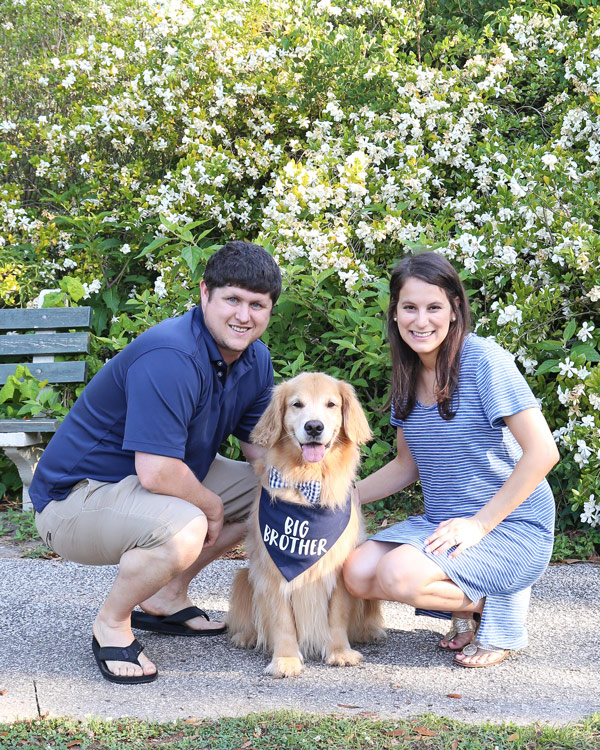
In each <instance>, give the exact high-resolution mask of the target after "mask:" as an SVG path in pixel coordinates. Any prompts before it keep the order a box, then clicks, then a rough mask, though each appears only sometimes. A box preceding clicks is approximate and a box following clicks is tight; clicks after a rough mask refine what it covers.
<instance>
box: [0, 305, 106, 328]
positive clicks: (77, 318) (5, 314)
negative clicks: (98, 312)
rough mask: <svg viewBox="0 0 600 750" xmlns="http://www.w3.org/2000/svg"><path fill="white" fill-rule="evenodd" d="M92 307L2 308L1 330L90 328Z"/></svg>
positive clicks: (0, 317) (0, 316)
mask: <svg viewBox="0 0 600 750" xmlns="http://www.w3.org/2000/svg"><path fill="white" fill-rule="evenodd" d="M91 324H92V308H91V307H46V308H41V309H37V308H31V309H25V308H23V309H13V310H0V330H5V331H23V330H32V331H33V330H35V329H36V328H41V329H43V328H50V329H57V328H89V327H90V326H91Z"/></svg>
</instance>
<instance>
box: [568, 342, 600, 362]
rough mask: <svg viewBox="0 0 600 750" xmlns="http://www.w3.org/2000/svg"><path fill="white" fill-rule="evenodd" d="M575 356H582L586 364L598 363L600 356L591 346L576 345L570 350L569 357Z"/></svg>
mask: <svg viewBox="0 0 600 750" xmlns="http://www.w3.org/2000/svg"><path fill="white" fill-rule="evenodd" d="M577 354H583V355H584V356H585V358H586V359H587V360H588V362H600V354H598V352H597V350H596V349H595V348H594V347H593V346H592V345H591V344H588V343H583V344H576V345H575V346H574V347H573V348H572V349H571V355H572V356H576V355H577Z"/></svg>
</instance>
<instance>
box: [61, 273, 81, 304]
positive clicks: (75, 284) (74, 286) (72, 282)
mask: <svg viewBox="0 0 600 750" xmlns="http://www.w3.org/2000/svg"><path fill="white" fill-rule="evenodd" d="M60 288H61V289H63V290H64V291H65V292H66V293H67V294H68V295H69V297H70V298H71V299H72V300H73V301H74V302H79V300H80V299H81V298H82V297H83V296H84V294H85V289H84V288H83V284H82V283H81V281H79V279H76V278H74V277H73V276H65V277H64V279H62V280H61V282H60Z"/></svg>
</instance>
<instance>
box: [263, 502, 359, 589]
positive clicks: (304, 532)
mask: <svg viewBox="0 0 600 750" xmlns="http://www.w3.org/2000/svg"><path fill="white" fill-rule="evenodd" d="M351 511H352V502H351V500H350V496H348V500H347V502H346V505H345V506H344V507H343V508H337V509H335V510H330V509H329V508H324V507H323V506H322V505H310V506H309V505H298V504H297V503H287V502H285V501H284V500H280V499H279V498H271V497H270V495H269V493H268V492H267V490H265V489H264V488H263V490H262V492H261V495H260V504H259V508H258V523H259V526H260V533H261V535H262V539H263V542H264V544H265V547H266V548H267V552H268V553H269V555H270V556H271V559H272V560H273V562H274V563H275V565H277V567H278V568H279V572H280V573H281V575H282V576H283V577H284V578H285V579H286V580H287V581H291V580H293V579H294V578H296V576H299V575H300V573H304V571H305V570H308V569H309V568H310V567H311V566H312V565H314V564H315V563H316V562H317V561H318V560H320V559H321V558H322V557H323V555H324V554H325V553H326V552H327V551H328V550H329V549H331V547H333V545H334V544H335V542H336V541H337V540H338V539H339V538H340V536H341V535H342V532H343V531H344V529H345V528H346V526H347V525H348V522H349V521H350V513H351Z"/></svg>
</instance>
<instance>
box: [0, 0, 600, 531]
mask: <svg viewBox="0 0 600 750" xmlns="http://www.w3.org/2000/svg"><path fill="white" fill-rule="evenodd" d="M588 5H592V4H591V3H586V2H583V1H581V2H578V0H570V2H557V3H552V4H551V3H545V2H533V1H529V0H526V1H525V2H519V1H518V0H512V1H511V2H509V3H508V5H507V4H505V3H499V2H488V3H484V2H480V1H479V0H471V1H470V2H469V1H466V2H463V3H462V4H461V3H458V2H456V3H455V2H452V1H451V0H442V1H441V2H438V3H431V4H430V3H427V2H425V1H423V2H411V3H404V4H400V3H396V2H394V1H393V0H362V1H361V0H347V1H346V2H345V3H343V4H342V3H339V4H338V3H336V2H335V0H308V1H307V2H299V0H268V2H258V0H228V1H227V2H224V0H140V2H138V3H128V2H125V1H124V0H107V2H105V3H104V4H100V5H99V4H97V3H95V2H92V1H91V0H78V2H75V0H65V1H64V2H63V3H61V4H59V5H57V4H55V3H50V2H49V0H5V2H4V7H3V11H4V17H3V21H2V26H1V28H0V82H1V83H2V89H3V95H2V99H1V102H2V112H1V113H0V170H1V172H2V176H3V184H2V186H1V187H0V253H1V255H0V300H1V301H2V303H3V304H5V305H15V304H28V303H30V302H31V300H32V299H33V298H34V297H35V296H36V295H37V294H38V292H39V290H40V289H42V288H45V287H51V288H57V287H59V288H60V290H61V291H60V292H59V293H57V294H55V295H54V297H53V298H50V299H49V302H50V303H53V304H64V303H65V302H66V301H67V300H68V301H69V302H70V303H74V302H75V303H84V304H91V305H92V306H93V307H94V310H95V316H94V328H95V332H96V334H97V338H96V344H95V349H94V351H93V354H92V367H96V368H97V367H99V366H100V365H101V363H102V361H104V359H106V358H107V357H109V356H111V354H112V353H113V352H114V351H116V350H118V349H119V348H121V347H122V346H124V345H125V344H126V343H127V342H128V341H129V340H130V339H131V338H132V337H133V336H135V335H136V334H137V333H138V332H139V331H140V330H143V328H144V327H147V325H150V324H152V323H153V322H156V321H157V320H160V319H161V318H163V317H166V316H168V315H172V314H177V313H178V312H181V311H182V310H184V309H185V308H186V307H187V306H189V305H190V304H193V303H194V302H195V301H196V300H197V296H196V292H195V288H196V286H197V281H198V279H199V278H200V276H201V274H202V268H203V264H204V261H205V259H206V257H207V254H208V253H209V252H210V250H211V248H212V247H214V245H215V244H220V243H221V242H222V241H223V240H225V239H227V238H230V237H236V238H243V237H246V238H250V239H252V240H256V241H259V242H261V243H263V244H264V245H265V246H267V247H269V248H270V249H271V250H272V252H273V253H274V254H275V255H276V257H277V258H278V259H279V261H280V263H281V265H282V268H283V270H284V274H285V278H286V291H285V294H284V296H283V298H282V301H281V303H280V304H279V307H278V311H277V314H276V315H275V319H274V321H273V325H272V326H271V328H270V329H269V331H268V332H267V338H268V342H269V344H270V346H271V348H272V350H273V354H274V359H275V364H276V368H277V370H278V374H279V375H280V376H287V375H290V374H292V373H294V372H295V371H297V370H298V369H299V368H301V367H308V368H313V369H317V368H320V369H327V370H329V371H330V372H332V373H333V374H336V375H342V376H344V377H346V378H348V379H350V380H351V381H353V382H354V383H355V385H356V386H357V388H358V389H359V391H360V394H361V396H362V398H363V400H364V402H365V404H366V405H367V406H368V408H369V409H371V410H372V412H373V420H372V421H373V423H374V426H375V429H376V434H377V438H376V440H375V442H374V443H373V445H372V446H371V447H370V450H369V452H368V455H367V458H366V464H367V466H366V468H367V470H370V469H373V468H375V467H376V466H378V465H379V464H380V463H381V462H382V460H384V459H385V458H386V456H388V455H389V454H390V453H391V452H392V451H393V445H392V443H391V440H392V438H391V431H390V429H389V427H387V426H386V423H387V417H386V416H385V415H381V414H378V413H377V412H376V411H375V409H376V408H377V407H379V406H381V405H382V403H383V402H384V401H385V395H386V392H387V388H388V381H389V370H388V362H387V353H386V351H385V344H384V340H383V318H384V311H385V308H386V299H385V280H386V278H387V275H388V271H389V267H390V265H391V264H392V263H393V261H394V260H395V259H397V258H398V257H400V256H402V255H403V254H404V253H406V252H408V251H411V250H414V249H415V248H419V247H428V248H433V249H436V250H437V251H438V252H440V253H443V254H445V255H446V256H447V257H448V258H450V259H451V260H452V261H453V262H455V263H456V265H457V267H459V268H460V269H461V275H462V277H463V279H464V282H465V284H466V286H467V288H468V290H469V293H470V295H471V300H472V303H473V308H474V311H475V313H476V323H477V325H476V330H477V332H478V333H480V334H481V335H484V336H493V337H494V338H495V339H497V340H498V341H499V342H500V343H501V344H502V345H503V346H505V347H506V348H507V349H509V350H510V351H511V352H512V353H513V354H514V355H515V357H516V359H517V362H518V364H519V365H520V367H521V368H522V370H523V372H524V373H525V375H526V377H527V378H528V380H529V382H530V383H531V385H532V388H533V390H534V392H535V393H536V395H537V396H538V398H539V399H540V402H541V405H542V408H543V410H544V413H545V415H546V417H547V419H548V421H549V423H550V425H551V427H552V429H553V430H554V434H555V437H556V440H557V442H558V444H559V446H560V449H561V453H562V461H561V464H560V465H559V466H558V468H557V469H556V470H555V471H554V472H553V474H552V483H553V486H554V489H555V491H556V495H557V500H558V502H559V507H560V518H559V524H560V525H561V527H562V528H570V527H573V526H578V525H581V524H588V526H595V527H597V526H600V492H599V491H598V489H599V487H600V365H599V362H600V355H599V354H598V346H599V344H600V316H599V304H598V303H599V302H600V238H599V236H598V232H597V226H598V207H597V194H598V190H599V188H600V177H599V175H600V170H599V163H600V118H599V114H600V106H599V105H600V10H598V9H596V8H591V7H590V8H587V7H586V6H588ZM579 6H581V7H579ZM66 279H67V280H70V281H65V280H66Z"/></svg>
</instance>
